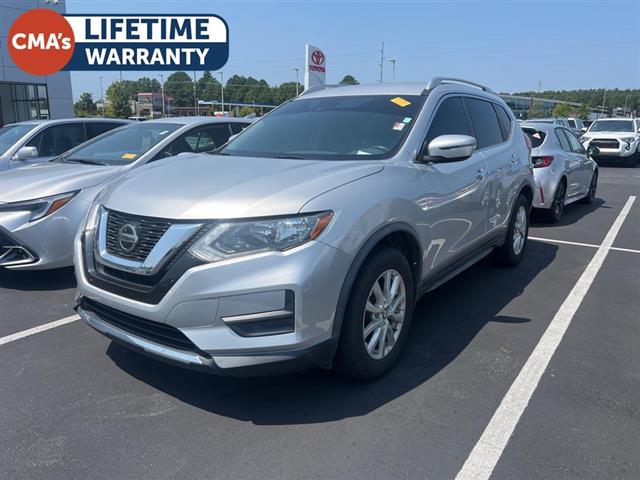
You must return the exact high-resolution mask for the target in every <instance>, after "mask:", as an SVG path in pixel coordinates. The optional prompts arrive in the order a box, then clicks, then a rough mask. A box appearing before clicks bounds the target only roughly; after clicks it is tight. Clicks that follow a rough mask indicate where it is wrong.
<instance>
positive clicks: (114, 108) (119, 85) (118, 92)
mask: <svg viewBox="0 0 640 480" xmlns="http://www.w3.org/2000/svg"><path fill="white" fill-rule="evenodd" d="M106 97H107V112H106V113H107V116H108V117H112V118H127V117H130V116H131V115H132V113H131V103H130V101H131V95H130V94H129V90H128V88H127V85H126V84H125V83H124V82H113V83H112V84H111V85H109V88H107V95H106Z"/></svg>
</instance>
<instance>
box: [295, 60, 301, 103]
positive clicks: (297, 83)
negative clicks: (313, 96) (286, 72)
mask: <svg viewBox="0 0 640 480" xmlns="http://www.w3.org/2000/svg"><path fill="white" fill-rule="evenodd" d="M294 70H295V71H296V97H297V96H298V93H299V92H298V88H299V87H298V85H299V83H300V82H298V72H300V69H299V68H295V67H294Z"/></svg>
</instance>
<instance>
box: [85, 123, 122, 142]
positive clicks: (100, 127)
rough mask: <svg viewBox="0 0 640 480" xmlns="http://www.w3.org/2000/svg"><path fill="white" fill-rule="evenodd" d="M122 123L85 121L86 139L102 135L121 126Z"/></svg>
mask: <svg viewBox="0 0 640 480" xmlns="http://www.w3.org/2000/svg"><path fill="white" fill-rule="evenodd" d="M122 125H125V124H124V123H120V122H87V123H85V128H86V129H87V140H91V139H92V138H94V137H97V136H98V135H102V134H103V133H105V132H108V131H109V130H113V129H114V128H118V127H121V126H122Z"/></svg>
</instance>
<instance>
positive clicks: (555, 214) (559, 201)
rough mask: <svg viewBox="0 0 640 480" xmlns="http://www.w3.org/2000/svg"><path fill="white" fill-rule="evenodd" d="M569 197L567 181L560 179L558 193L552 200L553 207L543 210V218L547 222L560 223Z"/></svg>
mask: <svg viewBox="0 0 640 480" xmlns="http://www.w3.org/2000/svg"><path fill="white" fill-rule="evenodd" d="M566 197H567V181H566V180H565V179H564V178H563V179H562V180H560V183H559V184H558V187H557V188H556V193H555V195H554V196H553V202H551V208H549V209H545V210H542V212H541V213H542V218H543V219H544V221H545V222H547V223H558V222H559V221H560V217H562V213H563V212H564V202H565V200H566Z"/></svg>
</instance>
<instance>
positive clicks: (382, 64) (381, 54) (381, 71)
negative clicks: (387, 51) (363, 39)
mask: <svg viewBox="0 0 640 480" xmlns="http://www.w3.org/2000/svg"><path fill="white" fill-rule="evenodd" d="M379 65H380V83H382V73H383V70H384V42H382V47H381V48H380V63H379Z"/></svg>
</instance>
